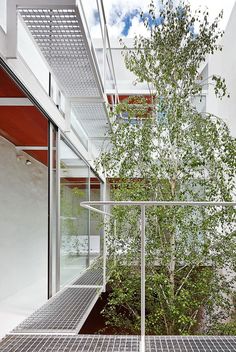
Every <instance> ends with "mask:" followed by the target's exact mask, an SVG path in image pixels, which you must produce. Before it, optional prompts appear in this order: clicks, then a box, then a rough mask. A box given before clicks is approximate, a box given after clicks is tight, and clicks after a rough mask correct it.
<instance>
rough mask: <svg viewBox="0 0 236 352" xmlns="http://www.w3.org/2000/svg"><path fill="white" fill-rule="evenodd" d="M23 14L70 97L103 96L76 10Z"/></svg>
mask: <svg viewBox="0 0 236 352" xmlns="http://www.w3.org/2000/svg"><path fill="white" fill-rule="evenodd" d="M19 12H20V14H21V16H22V18H23V20H24V22H25V24H26V26H27V27H28V29H29V31H30V33H31V35H32V36H33V38H34V40H35V41H36V43H37V44H38V46H39V48H40V50H41V52H42V54H43V55H44V57H45V59H46V61H47V62H48V64H49V65H50V67H51V68H52V71H53V72H54V74H55V76H56V77H57V79H58V81H59V82H60V84H61V86H62V87H63V89H64V92H65V94H66V95H67V96H80V97H94V96H100V94H101V93H100V91H99V89H98V83H97V80H96V77H95V73H94V71H93V69H92V64H91V63H90V58H89V56H88V52H87V46H86V41H85V38H84V35H83V33H82V31H81V28H80V19H79V15H78V12H77V11H76V8H70V9H50V8H45V9H44V8H40V9H37V8H32V9H30V8H20V9H19Z"/></svg>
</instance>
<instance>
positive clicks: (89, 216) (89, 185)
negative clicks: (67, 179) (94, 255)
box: [88, 167, 91, 266]
mask: <svg viewBox="0 0 236 352" xmlns="http://www.w3.org/2000/svg"><path fill="white" fill-rule="evenodd" d="M90 177H91V172H90V167H88V200H89V201H90V200H91V193H90V192H91V188H90V187H91V182H90ZM90 222H91V213H90V210H88V266H90V247H91V243H90V240H91V238H90V235H91V233H90V232H91V223H90Z"/></svg>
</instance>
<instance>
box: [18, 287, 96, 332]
mask: <svg viewBox="0 0 236 352" xmlns="http://www.w3.org/2000/svg"><path fill="white" fill-rule="evenodd" d="M99 294H100V291H99V290H98V289H96V288H67V289H66V290H64V291H62V292H61V293H60V294H58V295H56V296H55V297H53V298H52V299H50V300H49V301H48V302H47V303H46V304H44V305H43V306H42V307H41V308H39V309H38V310H37V311H36V312H34V313H33V314H32V315H31V316H30V317H29V318H27V319H26V320H24V321H23V322H22V323H21V324H20V325H19V326H18V327H17V328H16V329H15V330H14V332H30V331H33V332H59V331H60V332H72V333H73V332H74V333H76V331H78V330H79V328H81V324H83V323H84V320H85V319H86V318H87V316H88V314H89V312H90V311H89V308H90V306H91V309H92V307H93V305H94V304H95V301H96V299H97V298H98V297H99Z"/></svg>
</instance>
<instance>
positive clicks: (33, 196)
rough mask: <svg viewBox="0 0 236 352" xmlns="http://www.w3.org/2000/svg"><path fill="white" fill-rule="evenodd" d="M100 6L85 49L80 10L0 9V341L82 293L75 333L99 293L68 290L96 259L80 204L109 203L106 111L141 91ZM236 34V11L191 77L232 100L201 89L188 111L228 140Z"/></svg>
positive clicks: (100, 250)
mask: <svg viewBox="0 0 236 352" xmlns="http://www.w3.org/2000/svg"><path fill="white" fill-rule="evenodd" d="M99 6H100V7H99ZM99 6H98V7H99V8H98V11H99V13H100V14H101V26H102V28H103V40H101V41H99V40H97V41H93V40H92V39H91V38H90V35H89V31H88V27H87V23H86V17H85V15H84V10H83V7H82V3H81V2H80V1H78V2H77V1H76V0H64V1H63V0H52V1H50V2H49V1H46V0H31V1H30V0H12V1H10V0H7V1H6V2H4V1H2V3H1V7H0V12H1V16H2V18H1V23H0V165H1V171H0V214H1V216H0V229H1V233H0V337H3V336H4V335H5V334H7V333H8V332H9V331H11V330H12V329H14V328H15V327H16V326H17V325H18V324H20V323H22V321H24V319H26V318H27V317H28V316H29V315H30V314H31V313H33V312H34V311H35V310H36V309H38V308H39V307H41V306H42V305H43V304H45V303H46V302H47V300H48V299H50V298H51V297H55V294H56V293H57V295H58V292H60V291H62V292H67V291H63V290H65V288H66V287H68V289H69V288H70V289H71V290H76V289H78V290H86V289H89V287H90V289H93V290H95V291H94V295H93V293H91V291H89V292H90V293H91V300H90V301H89V302H87V303H86V302H85V303H84V304H85V308H84V311H85V312H84V317H83V319H82V320H80V322H79V323H78V324H77V325H76V326H75V328H74V327H73V328H72V330H73V329H74V330H73V331H76V332H78V326H80V327H81V326H82V325H83V322H84V320H85V319H86V317H87V316H88V314H89V313H90V311H91V309H92V307H93V305H94V304H95V302H96V301H97V299H98V297H99V295H100V293H101V292H102V290H103V289H104V278H103V279H102V277H101V275H100V274H101V273H100V274H99V275H100V276H99V279H98V280H100V281H99V284H96V285H94V284H93V283H92V285H91V284H87V281H86V280H85V281H84V283H83V284H80V283H79V284H78V282H77V280H78V278H79V277H80V275H81V273H83V272H84V271H85V270H86V269H87V270H89V268H90V267H91V264H92V263H93V262H94V261H95V260H96V258H98V257H99V256H101V255H102V254H104V252H105V249H104V241H103V238H104V232H103V228H102V226H101V217H99V216H98V217H97V216H95V215H94V213H93V212H92V211H90V210H88V209H84V208H82V207H81V206H80V202H81V201H100V200H107V199H108V191H107V189H108V186H107V184H106V180H105V178H104V175H103V174H102V173H99V172H97V171H96V170H95V165H94V160H95V159H96V157H97V156H98V155H99V153H100V151H101V148H102V147H103V146H104V145H105V144H106V143H109V141H107V138H106V132H107V131H108V129H109V128H110V125H109V118H108V112H107V104H110V105H113V104H116V102H117V101H119V99H122V98H123V97H124V96H128V95H132V94H133V95H134V94H140V95H142V94H147V92H148V90H147V88H146V87H145V86H142V87H139V88H137V89H136V88H134V87H132V85H131V84H130V81H131V80H132V77H131V76H130V75H129V74H128V73H127V72H126V71H125V69H124V70H123V69H120V65H121V55H120V50H118V47H117V45H116V44H114V45H113V43H112V46H111V42H110V40H109V35H108V33H107V31H106V19H105V16H102V6H101V5H99ZM235 26H236V7H234V9H233V12H232V15H231V18H230V21H229V23H228V27H227V28H226V33H225V36H224V39H223V42H222V46H223V51H222V53H220V54H217V55H214V56H213V57H210V58H209V60H208V62H207V63H206V65H205V66H204V67H203V68H202V72H201V74H202V75H203V77H207V76H210V75H211V74H212V72H214V73H217V74H220V75H222V76H223V77H225V78H226V82H227V85H228V88H229V92H230V95H231V98H230V99H229V100H227V99H226V98H225V100H222V101H217V102H216V101H215V100H214V98H213V94H211V88H208V87H207V88H206V92H205V93H206V95H205V99H204V101H203V103H202V100H201V102H200V101H199V102H196V104H197V105H198V108H199V109H200V110H202V109H203V110H206V111H211V112H213V113H214V114H215V115H217V116H220V117H222V118H225V121H226V122H227V123H228V126H229V128H230V130H231V132H232V134H233V135H235V134H236V122H235V119H234V115H235V112H236V105H235V98H236V97H235V95H236V86H235V84H236V83H235V82H236V79H235V78H236V71H235V64H234V63H235V55H236V54H235V52H234V50H233V49H232V43H233V42H234V33H235ZM117 53H118V54H117ZM119 70H121V71H122V72H119ZM117 77H119V79H118V80H117ZM127 82H128V83H127ZM135 89H136V91H135ZM202 104H203V105H202ZM87 272H88V271H87ZM103 274H104V273H103ZM71 285H72V286H71ZM73 285H75V286H76V287H77V288H71V287H73ZM94 287H96V289H95V288H94ZM99 290H100V291H99ZM74 292H75V291H74ZM81 292H82V291H81ZM84 292H85V291H84ZM86 292H87V291H86ZM86 292H85V296H83V294H82V296H81V297H88V296H89V295H90V293H89V292H87V293H86ZM56 297H57V296H56ZM58 297H59V296H58ZM85 301H86V299H85ZM76 302H77V301H76ZM78 302H79V301H78ZM78 302H77V303H76V304H77V306H78V304H79V303H78ZM24 329H25V327H24V328H22V331H23V332H24V331H25V330H24ZM49 330H50V329H49ZM19 331H20V332H21V329H20V330H19ZM26 331H27V329H26ZM40 331H41V330H40ZM50 331H51V330H50ZM56 331H57V330H56ZM135 346H136V345H135ZM135 348H136V347H135ZM0 350H1V348H0ZM134 350H135V349H134ZM4 351H5V350H4ZM130 351H131V349H130Z"/></svg>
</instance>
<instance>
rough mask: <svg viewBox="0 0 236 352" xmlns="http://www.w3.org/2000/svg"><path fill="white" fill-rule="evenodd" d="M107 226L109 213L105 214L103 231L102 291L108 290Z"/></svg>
mask: <svg viewBox="0 0 236 352" xmlns="http://www.w3.org/2000/svg"><path fill="white" fill-rule="evenodd" d="M106 226H107V215H106V214H105V215H104V232H103V283H102V291H103V292H106V275H107V268H106V266H107V245H106V232H107V229H106Z"/></svg>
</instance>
